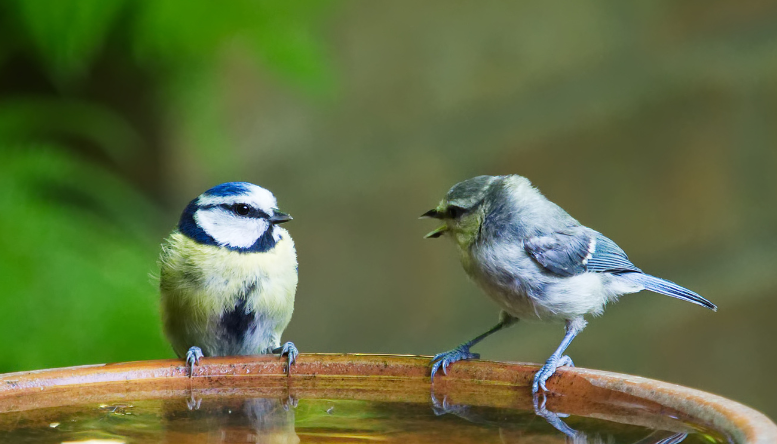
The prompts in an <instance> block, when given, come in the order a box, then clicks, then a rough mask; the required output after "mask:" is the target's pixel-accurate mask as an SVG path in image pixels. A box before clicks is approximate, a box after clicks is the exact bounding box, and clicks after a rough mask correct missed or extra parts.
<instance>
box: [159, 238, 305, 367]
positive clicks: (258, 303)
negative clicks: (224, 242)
mask: <svg viewBox="0 0 777 444" xmlns="http://www.w3.org/2000/svg"><path fill="white" fill-rule="evenodd" d="M174 240H175V241H176V243H175V244H173V247H176V246H178V247H180V246H185V247H187V248H181V249H178V248H175V249H174V248H173V247H171V249H170V251H168V252H167V256H166V257H165V260H164V261H162V272H161V276H160V277H161V280H160V290H161V295H162V301H161V302H162V316H163V320H164V327H165V333H166V335H167V337H168V339H170V342H171V344H172V345H173V349H174V350H175V352H176V354H177V355H178V356H183V355H185V354H186V351H187V350H188V349H189V347H192V346H197V347H200V348H201V349H202V350H203V353H204V354H205V355H206V356H226V355H247V354H257V353H266V352H268V351H269V350H270V349H272V348H274V347H277V346H278V345H279V343H280V336H281V333H282V332H283V330H284V329H285V328H286V326H287V325H288V323H289V321H290V320H291V315H292V312H293V311H294V295H295V292H296V287H297V270H296V265H297V262H296V254H295V252H294V246H293V243H292V242H291V239H288V240H286V239H284V240H282V241H281V242H278V244H277V245H276V247H275V248H274V249H273V250H271V251H270V252H265V253H253V254H243V253H237V252H232V251H229V250H226V249H223V248H217V247H212V246H205V245H199V244H197V245H193V244H191V243H190V240H189V239H188V238H184V237H182V236H181V237H177V238H174ZM192 242H193V241H192ZM194 248H196V249H198V251H197V253H198V254H191V252H192V249H194ZM180 251H187V252H190V254H186V255H183V254H179V252H180Z"/></svg>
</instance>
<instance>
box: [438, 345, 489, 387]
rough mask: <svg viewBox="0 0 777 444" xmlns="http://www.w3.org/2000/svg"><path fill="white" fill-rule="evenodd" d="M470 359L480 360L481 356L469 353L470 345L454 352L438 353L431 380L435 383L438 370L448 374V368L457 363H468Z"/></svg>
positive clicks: (457, 348) (461, 346) (458, 348)
mask: <svg viewBox="0 0 777 444" xmlns="http://www.w3.org/2000/svg"><path fill="white" fill-rule="evenodd" d="M468 359H480V354H478V353H472V352H470V351H469V345H467V344H462V345H460V346H458V347H456V348H454V349H453V350H449V351H446V352H442V353H437V354H436V355H434V358H432V362H431V364H432V371H431V378H432V381H434V375H435V373H437V370H440V369H442V374H443V375H447V374H448V366H449V365H451V364H453V363H454V362H457V361H466V360H468Z"/></svg>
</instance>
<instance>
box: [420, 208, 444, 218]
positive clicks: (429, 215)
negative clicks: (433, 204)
mask: <svg viewBox="0 0 777 444" xmlns="http://www.w3.org/2000/svg"><path fill="white" fill-rule="evenodd" d="M419 219H442V214H440V212H439V211H437V208H432V209H431V210H429V211H427V212H426V213H424V214H422V215H421V217H419Z"/></svg>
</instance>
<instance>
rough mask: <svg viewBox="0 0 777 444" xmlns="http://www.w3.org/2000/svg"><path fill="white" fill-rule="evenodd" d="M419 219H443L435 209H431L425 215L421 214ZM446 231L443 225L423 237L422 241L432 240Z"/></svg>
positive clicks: (446, 228)
mask: <svg viewBox="0 0 777 444" xmlns="http://www.w3.org/2000/svg"><path fill="white" fill-rule="evenodd" d="M419 219H443V214H442V213H440V212H439V211H438V210H437V208H432V209H431V210H429V211H427V212H426V213H424V214H422V215H421V217H419ZM446 231H448V226H447V225H443V226H441V227H439V228H437V229H436V230H434V231H432V232H431V233H429V234H427V235H426V236H424V239H433V238H437V237H440V236H442V234H443V233H445V232H446Z"/></svg>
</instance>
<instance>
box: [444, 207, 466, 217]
mask: <svg viewBox="0 0 777 444" xmlns="http://www.w3.org/2000/svg"><path fill="white" fill-rule="evenodd" d="M446 213H447V214H446V216H448V218H450V219H456V218H458V217H459V216H461V215H462V214H464V208H461V207H455V206H449V207H448V210H447V211H446Z"/></svg>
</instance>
